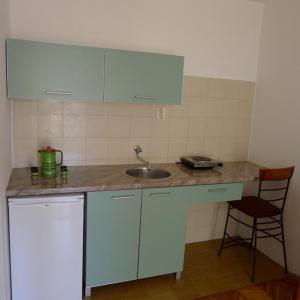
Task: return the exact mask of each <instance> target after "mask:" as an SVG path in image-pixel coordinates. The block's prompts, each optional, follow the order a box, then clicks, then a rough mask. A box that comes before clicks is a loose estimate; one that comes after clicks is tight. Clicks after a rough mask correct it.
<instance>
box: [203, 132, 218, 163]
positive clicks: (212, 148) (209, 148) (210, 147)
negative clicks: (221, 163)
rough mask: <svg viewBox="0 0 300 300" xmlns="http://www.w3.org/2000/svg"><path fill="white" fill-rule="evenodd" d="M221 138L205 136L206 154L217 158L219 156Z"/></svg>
mask: <svg viewBox="0 0 300 300" xmlns="http://www.w3.org/2000/svg"><path fill="white" fill-rule="evenodd" d="M219 150H220V139H219V138H217V137H205V139H204V155H207V156H209V157H211V158H214V159H217V158H218V157H219Z"/></svg>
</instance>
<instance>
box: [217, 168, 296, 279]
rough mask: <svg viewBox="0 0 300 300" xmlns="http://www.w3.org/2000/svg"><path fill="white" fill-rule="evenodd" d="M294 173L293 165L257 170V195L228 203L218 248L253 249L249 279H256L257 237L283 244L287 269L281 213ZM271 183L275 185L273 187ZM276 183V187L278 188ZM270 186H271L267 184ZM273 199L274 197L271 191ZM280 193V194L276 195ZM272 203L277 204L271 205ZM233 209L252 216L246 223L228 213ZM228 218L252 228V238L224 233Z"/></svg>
mask: <svg viewBox="0 0 300 300" xmlns="http://www.w3.org/2000/svg"><path fill="white" fill-rule="evenodd" d="M293 172H294V167H288V168H282V169H261V170H260V173H259V188H258V194H257V196H245V197H243V198H242V199H241V200H237V201H230V202H228V204H229V206H228V212H227V217H226V224H225V229H224V235H223V239H222V243H221V247H220V251H219V254H218V255H219V256H220V255H221V253H222V250H223V249H225V248H228V247H232V246H236V245H241V246H245V245H247V246H248V247H249V248H250V249H252V250H253V259H252V275H251V281H252V282H254V280H255V267H256V248H257V239H263V238H274V239H276V240H277V241H279V242H280V243H281V244H282V247H283V256H284V265H285V272H286V273H287V272H288V266H287V258H286V248H285V239H284V229H283V212H284V208H285V203H286V199H287V194H288V190H289V184H290V180H291V177H292V175H293ZM274 183H275V184H276V186H275V187H274ZM278 184H279V187H278ZM270 185H272V186H271V187H270ZM275 193H276V195H275V198H274V194H275ZM278 194H279V196H278ZM273 203H277V205H274V204H273ZM233 209H236V210H238V211H240V212H242V213H244V214H246V215H247V216H248V217H251V218H252V224H251V225H249V224H247V223H246V222H244V221H243V220H241V219H239V218H238V217H236V216H233V215H232V214H231V210H233ZM229 218H231V219H233V220H235V221H237V222H239V223H240V224H242V225H244V226H246V227H248V228H251V230H252V235H251V238H233V237H231V236H230V235H229V233H228V232H227V227H228V221H229Z"/></svg>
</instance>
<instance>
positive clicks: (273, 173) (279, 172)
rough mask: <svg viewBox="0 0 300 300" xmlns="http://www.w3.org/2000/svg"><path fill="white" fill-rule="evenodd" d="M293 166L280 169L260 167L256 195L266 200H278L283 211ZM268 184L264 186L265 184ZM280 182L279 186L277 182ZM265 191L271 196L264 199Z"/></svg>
mask: <svg viewBox="0 0 300 300" xmlns="http://www.w3.org/2000/svg"><path fill="white" fill-rule="evenodd" d="M294 169H295V167H287V168H281V169H260V172H259V179H260V182H259V189H258V197H259V198H263V199H264V200H266V201H268V202H278V204H279V205H277V206H279V208H280V209H281V212H283V210H284V207H285V203H286V198H287V194H288V190H289V185H290V180H291V178H292V176H293V173H294ZM267 183H269V185H268V186H267V187H266V184H267ZM277 183H280V185H279V187H278V184H277ZM265 193H269V194H271V195H272V196H271V198H268V199H266V197H265Z"/></svg>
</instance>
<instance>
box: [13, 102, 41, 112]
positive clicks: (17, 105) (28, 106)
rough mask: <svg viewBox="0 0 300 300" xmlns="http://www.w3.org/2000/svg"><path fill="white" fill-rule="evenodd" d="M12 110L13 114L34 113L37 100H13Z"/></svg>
mask: <svg viewBox="0 0 300 300" xmlns="http://www.w3.org/2000/svg"><path fill="white" fill-rule="evenodd" d="M12 110H13V113H14V114H15V115H18V114H36V113H37V101H35V100H13V101H12Z"/></svg>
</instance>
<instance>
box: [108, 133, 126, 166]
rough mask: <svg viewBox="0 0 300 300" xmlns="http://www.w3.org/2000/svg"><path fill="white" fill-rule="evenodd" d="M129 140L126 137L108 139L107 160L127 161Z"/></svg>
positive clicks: (112, 161)
mask: <svg viewBox="0 0 300 300" xmlns="http://www.w3.org/2000/svg"><path fill="white" fill-rule="evenodd" d="M128 151H129V140H128V138H109V139H108V162H110V163H114V162H117V161H122V163H127V162H128Z"/></svg>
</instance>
